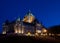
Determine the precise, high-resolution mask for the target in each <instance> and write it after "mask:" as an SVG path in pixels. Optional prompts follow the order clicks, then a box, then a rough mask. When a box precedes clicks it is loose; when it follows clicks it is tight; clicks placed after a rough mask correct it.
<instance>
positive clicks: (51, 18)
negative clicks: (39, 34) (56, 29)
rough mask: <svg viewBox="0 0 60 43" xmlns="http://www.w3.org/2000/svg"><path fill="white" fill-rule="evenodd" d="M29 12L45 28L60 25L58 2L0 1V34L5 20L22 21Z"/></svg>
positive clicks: (31, 0) (32, 0) (44, 0)
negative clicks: (17, 19) (18, 19)
mask: <svg viewBox="0 0 60 43" xmlns="http://www.w3.org/2000/svg"><path fill="white" fill-rule="evenodd" d="M29 10H31V12H32V13H33V15H34V16H35V17H36V18H37V19H38V20H39V22H42V24H43V25H44V26H45V27H47V28H48V27H51V26H54V25H60V1H59V0H0V32H1V31H2V23H4V22H5V20H6V19H8V20H9V21H13V20H15V19H16V18H18V17H20V18H21V19H23V17H24V16H25V15H26V13H27V12H28V11H29Z"/></svg>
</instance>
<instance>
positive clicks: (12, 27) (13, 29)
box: [2, 11, 43, 34]
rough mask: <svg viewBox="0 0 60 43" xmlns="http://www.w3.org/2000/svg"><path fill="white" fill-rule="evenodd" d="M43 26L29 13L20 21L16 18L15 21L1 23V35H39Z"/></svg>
mask: <svg viewBox="0 0 60 43" xmlns="http://www.w3.org/2000/svg"><path fill="white" fill-rule="evenodd" d="M42 28H43V25H42V24H41V23H39V21H38V20H37V19H36V18H35V16H34V15H33V14H32V13H31V12H30V11H29V12H28V13H27V14H26V15H25V16H24V18H23V19H22V20H21V19H20V18H17V20H15V21H12V22H9V21H8V20H7V21H6V22H5V23H3V32H2V33H3V34H8V33H16V34H17V33H21V34H26V33H28V32H30V33H32V34H34V33H36V32H37V33H41V30H42Z"/></svg>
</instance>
